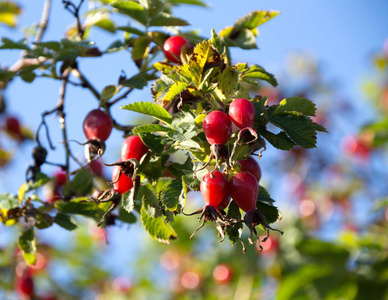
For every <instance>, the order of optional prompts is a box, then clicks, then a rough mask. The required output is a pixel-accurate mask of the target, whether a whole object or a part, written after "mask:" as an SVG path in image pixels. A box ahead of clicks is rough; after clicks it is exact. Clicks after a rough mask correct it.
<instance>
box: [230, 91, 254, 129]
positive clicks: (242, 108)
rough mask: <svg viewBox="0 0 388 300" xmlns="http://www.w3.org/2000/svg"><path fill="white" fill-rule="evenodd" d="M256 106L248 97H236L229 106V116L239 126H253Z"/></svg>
mask: <svg viewBox="0 0 388 300" xmlns="http://www.w3.org/2000/svg"><path fill="white" fill-rule="evenodd" d="M255 114H256V111H255V107H254V106H253V103H252V102H251V101H249V100H247V99H244V98H239V99H234V100H233V102H232V104H230V106H229V116H230V118H231V119H232V121H233V123H234V124H235V125H236V126H238V127H239V128H245V127H252V126H253V123H254V122H255Z"/></svg>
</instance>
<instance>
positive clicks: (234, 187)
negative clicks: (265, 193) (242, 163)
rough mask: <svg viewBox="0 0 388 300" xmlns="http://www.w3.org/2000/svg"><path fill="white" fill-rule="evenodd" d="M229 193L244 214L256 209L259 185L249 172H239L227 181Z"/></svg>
mask: <svg viewBox="0 0 388 300" xmlns="http://www.w3.org/2000/svg"><path fill="white" fill-rule="evenodd" d="M229 193H230V196H232V198H233V200H234V201H235V202H236V203H237V205H238V206H239V207H240V208H241V209H242V210H243V211H245V212H249V211H251V210H254V209H256V201H257V195H258V193H259V185H258V183H257V180H256V177H255V176H253V175H252V174H251V173H249V172H239V173H236V174H234V175H233V176H232V178H231V179H230V180H229Z"/></svg>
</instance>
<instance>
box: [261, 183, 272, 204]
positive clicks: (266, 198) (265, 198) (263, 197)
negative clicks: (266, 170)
mask: <svg viewBox="0 0 388 300" xmlns="http://www.w3.org/2000/svg"><path fill="white" fill-rule="evenodd" d="M257 201H263V202H268V203H273V202H275V200H273V199H272V198H271V196H270V194H269V193H268V192H267V190H266V189H265V188H263V187H262V186H259V194H258V195H257Z"/></svg>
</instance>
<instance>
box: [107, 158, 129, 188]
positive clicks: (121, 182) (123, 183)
mask: <svg viewBox="0 0 388 300" xmlns="http://www.w3.org/2000/svg"><path fill="white" fill-rule="evenodd" d="M119 161H121V159H120V160H119ZM120 169H121V167H120V166H114V168H113V172H112V181H113V182H115V183H114V184H113V187H114V189H115V190H116V191H118V192H119V193H120V194H125V193H126V192H129V191H130V189H131V188H132V187H133V182H132V178H130V177H128V176H127V175H125V174H124V173H121V176H120V179H118V176H119V174H120ZM117 179H118V180H117ZM116 181H117V182H116Z"/></svg>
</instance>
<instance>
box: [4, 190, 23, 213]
mask: <svg viewBox="0 0 388 300" xmlns="http://www.w3.org/2000/svg"><path fill="white" fill-rule="evenodd" d="M18 206H19V200H18V198H17V197H15V196H14V195H12V194H9V193H5V194H0V209H6V210H9V209H13V208H16V207H18Z"/></svg>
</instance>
